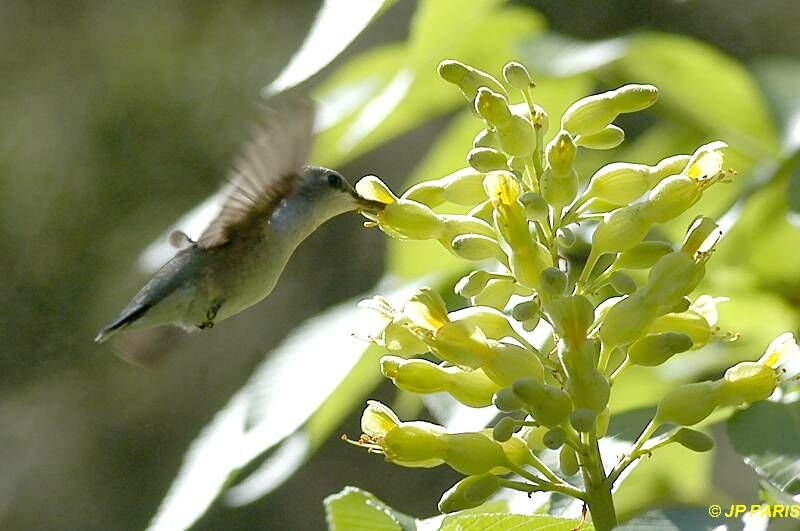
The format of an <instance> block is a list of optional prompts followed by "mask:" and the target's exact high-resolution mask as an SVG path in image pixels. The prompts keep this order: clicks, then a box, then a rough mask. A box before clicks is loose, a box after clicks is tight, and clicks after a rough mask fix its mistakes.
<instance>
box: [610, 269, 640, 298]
mask: <svg viewBox="0 0 800 531" xmlns="http://www.w3.org/2000/svg"><path fill="white" fill-rule="evenodd" d="M608 281H609V284H611V287H612V288H614V290H615V291H616V292H617V293H622V294H625V295H630V294H631V293H633V292H635V291H636V289H637V286H636V281H635V280H633V279H632V278H631V277H630V275H626V274H625V273H623V272H622V271H614V272H613V273H611V277H609V279H608Z"/></svg>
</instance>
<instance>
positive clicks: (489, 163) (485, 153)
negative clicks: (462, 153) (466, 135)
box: [467, 147, 508, 172]
mask: <svg viewBox="0 0 800 531" xmlns="http://www.w3.org/2000/svg"><path fill="white" fill-rule="evenodd" d="M467 163H468V164H469V165H470V166H472V167H473V168H475V169H476V170H478V171H480V172H490V171H492V170H505V169H508V161H507V160H506V156H505V155H503V154H502V153H500V152H499V151H497V150H496V149H493V148H487V147H477V148H472V149H471V150H470V152H469V153H468V154H467Z"/></svg>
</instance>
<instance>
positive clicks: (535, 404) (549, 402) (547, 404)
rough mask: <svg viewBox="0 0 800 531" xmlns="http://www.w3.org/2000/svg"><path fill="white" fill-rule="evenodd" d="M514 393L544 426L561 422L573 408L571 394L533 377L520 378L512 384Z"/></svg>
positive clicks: (551, 425)
mask: <svg viewBox="0 0 800 531" xmlns="http://www.w3.org/2000/svg"><path fill="white" fill-rule="evenodd" d="M512 389H513V391H514V394H515V395H517V397H518V398H519V399H520V400H522V401H523V402H524V403H525V405H526V406H528V410H529V411H530V413H531V415H532V416H533V418H534V419H535V420H536V422H538V423H539V424H541V425H542V426H549V427H553V426H557V425H559V424H561V423H562V422H563V421H564V420H565V419H566V418H567V415H569V412H570V411H571V410H572V403H571V401H570V398H569V395H567V393H565V392H564V391H562V390H561V389H559V388H558V387H555V386H552V385H549V384H545V383H541V382H539V381H538V380H536V379H533V378H520V379H518V380H516V381H515V382H514V384H513V386H512Z"/></svg>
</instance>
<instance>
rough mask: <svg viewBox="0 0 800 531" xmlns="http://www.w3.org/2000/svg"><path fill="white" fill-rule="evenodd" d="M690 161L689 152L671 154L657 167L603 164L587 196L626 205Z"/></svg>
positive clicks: (622, 163)
mask: <svg viewBox="0 0 800 531" xmlns="http://www.w3.org/2000/svg"><path fill="white" fill-rule="evenodd" d="M688 162H689V156H688V155H675V156H674V157H668V158H666V159H663V160H662V161H660V162H659V163H658V164H656V165H655V166H647V165H645V164H633V163H629V162H613V163H611V164H608V165H606V166H603V167H602V168H600V169H599V170H597V172H595V174H594V175H592V178H591V180H590V181H589V187H588V189H587V190H586V193H585V196H586V197H592V198H596V199H599V200H602V201H605V202H608V203H610V204H612V205H618V206H621V205H627V204H628V203H631V202H633V201H635V200H636V199H637V198H639V197H641V196H642V195H643V194H644V193H646V192H647V191H648V190H650V189H651V188H652V187H653V186H655V185H656V184H658V183H659V182H661V180H663V179H664V178H665V177H667V176H669V175H675V174H677V173H680V171H681V170H682V169H683V168H685V167H686V164H687V163H688Z"/></svg>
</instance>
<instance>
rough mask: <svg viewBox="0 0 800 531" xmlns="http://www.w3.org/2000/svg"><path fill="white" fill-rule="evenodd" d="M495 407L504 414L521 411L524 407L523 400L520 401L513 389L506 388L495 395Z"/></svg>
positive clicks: (493, 400)
mask: <svg viewBox="0 0 800 531" xmlns="http://www.w3.org/2000/svg"><path fill="white" fill-rule="evenodd" d="M492 404H494V407H496V408H497V409H499V410H500V411H502V412H504V413H511V412H512V411H519V410H521V409H522V408H523V407H524V404H523V403H522V400H520V399H519V398H518V397H517V395H516V394H514V391H513V389H512V388H511V387H504V388H503V389H499V390H497V391H496V392H495V393H494V397H493V398H492Z"/></svg>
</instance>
